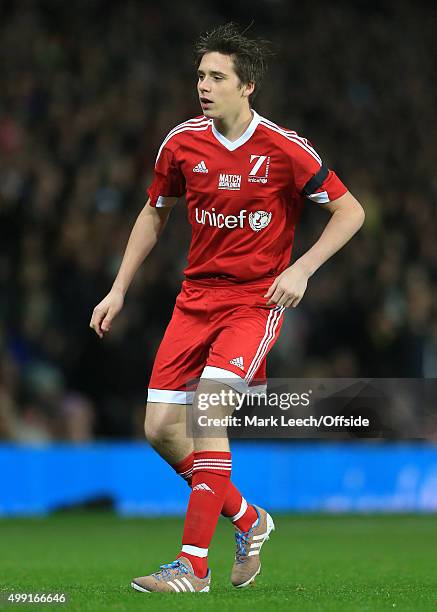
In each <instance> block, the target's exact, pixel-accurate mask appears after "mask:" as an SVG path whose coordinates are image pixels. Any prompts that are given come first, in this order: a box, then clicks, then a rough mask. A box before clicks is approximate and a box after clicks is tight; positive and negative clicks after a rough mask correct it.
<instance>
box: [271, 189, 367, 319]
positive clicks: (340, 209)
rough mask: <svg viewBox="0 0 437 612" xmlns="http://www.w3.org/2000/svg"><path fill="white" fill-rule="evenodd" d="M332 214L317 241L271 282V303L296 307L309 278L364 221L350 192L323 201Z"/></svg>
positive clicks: (362, 213) (362, 214)
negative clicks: (327, 201)
mask: <svg viewBox="0 0 437 612" xmlns="http://www.w3.org/2000/svg"><path fill="white" fill-rule="evenodd" d="M321 206H322V207H323V208H325V209H327V210H329V212H330V213H331V218H330V220H329V222H328V223H327V225H326V227H325V229H324V230H323V233H322V235H321V236H320V238H319V239H318V240H317V242H316V243H315V244H314V245H313V246H312V247H311V248H310V249H309V250H308V251H307V252H306V253H305V254H304V255H302V257H300V258H299V259H298V260H297V261H296V262H295V263H294V264H293V265H291V266H290V267H289V268H287V269H286V270H284V272H282V274H280V275H279V276H278V277H277V278H276V279H275V280H274V282H273V283H272V285H271V286H270V288H269V290H268V291H267V293H266V295H265V297H267V298H269V300H268V302H267V303H268V304H277V305H278V306H285V307H287V308H288V307H289V306H291V307H293V308H294V307H296V306H297V305H298V304H299V302H300V300H301V299H302V297H303V295H304V293H305V290H306V287H307V283H308V279H309V278H310V277H311V276H312V275H313V274H314V272H316V270H318V269H319V268H320V266H321V265H323V264H324V263H325V261H327V260H328V259H329V258H330V257H332V256H333V255H334V254H335V253H337V251H339V250H340V249H341V248H342V247H343V246H344V245H345V244H346V243H347V242H348V241H349V240H350V239H351V238H352V236H353V235H354V234H355V233H356V232H357V231H358V230H359V229H360V227H361V226H362V225H363V223H364V217H365V215H364V210H363V207H362V206H361V204H360V203H359V202H358V200H356V199H355V198H354V196H353V195H352V194H351V193H350V192H349V191H347V192H346V193H345V194H344V195H342V196H341V197H339V198H338V199H337V200H333V201H332V202H329V203H326V204H321Z"/></svg>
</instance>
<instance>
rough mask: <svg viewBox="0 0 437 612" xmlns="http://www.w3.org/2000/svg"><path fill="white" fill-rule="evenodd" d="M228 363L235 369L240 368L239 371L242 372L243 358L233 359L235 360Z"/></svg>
mask: <svg viewBox="0 0 437 612" xmlns="http://www.w3.org/2000/svg"><path fill="white" fill-rule="evenodd" d="M229 363H232V365H235V366H237V368H240V370H244V361H243V357H235V359H231V360H230V362H229Z"/></svg>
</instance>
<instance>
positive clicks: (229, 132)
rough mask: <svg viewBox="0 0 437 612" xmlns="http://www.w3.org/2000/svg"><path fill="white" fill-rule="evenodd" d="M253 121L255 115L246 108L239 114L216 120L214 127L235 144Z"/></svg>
mask: <svg viewBox="0 0 437 612" xmlns="http://www.w3.org/2000/svg"><path fill="white" fill-rule="evenodd" d="M252 119H253V113H252V111H251V110H250V108H249V107H247V108H244V109H243V110H242V111H239V112H238V113H237V114H234V115H231V116H229V117H223V118H222V119H214V127H215V129H216V130H217V131H218V132H220V134H222V135H223V136H224V137H225V138H227V139H228V140H230V141H231V142H234V141H235V140H238V139H239V138H240V136H241V135H242V134H244V132H245V131H246V130H247V128H248V127H249V125H250V123H251V121H252Z"/></svg>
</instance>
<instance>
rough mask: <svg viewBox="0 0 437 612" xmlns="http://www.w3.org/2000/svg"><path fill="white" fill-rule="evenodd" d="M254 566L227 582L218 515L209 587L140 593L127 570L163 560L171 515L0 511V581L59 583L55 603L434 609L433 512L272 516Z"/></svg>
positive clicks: (175, 526)
mask: <svg viewBox="0 0 437 612" xmlns="http://www.w3.org/2000/svg"><path fill="white" fill-rule="evenodd" d="M275 519H276V532H275V533H274V534H273V535H272V537H271V540H270V542H268V543H267V544H266V545H265V547H264V549H263V572H262V574H261V575H260V576H259V577H258V579H257V582H256V585H255V586H253V587H250V588H247V589H243V590H236V589H233V588H232V587H231V586H230V584H229V572H230V568H231V564H232V558H233V537H232V529H231V526H230V525H229V524H228V523H227V521H225V520H223V519H221V520H220V521H219V526H218V529H217V532H216V534H215V536H214V541H213V544H212V549H211V554H210V565H211V568H212V571H213V583H212V590H211V592H210V593H209V594H198V595H196V594H180V595H179V596H178V595H176V594H174V595H158V594H153V593H152V594H142V593H138V592H136V591H133V590H132V589H131V587H130V586H129V583H130V579H131V578H132V577H133V576H137V575H141V574H145V573H149V572H151V571H154V570H155V569H156V568H157V564H159V563H164V562H169V561H171V560H172V559H173V558H174V556H175V553H176V552H177V549H178V546H177V544H178V542H179V539H180V534H181V529H182V520H181V519H167V518H161V519H147V520H140V519H120V518H117V517H115V516H113V515H111V514H82V515H76V514H62V515H61V514H60V515H57V516H53V517H50V518H43V519H27V520H25V519H21V520H20V519H16V520H13V519H10V520H9V519H5V520H0V583H1V588H2V590H3V591H5V590H7V591H15V592H39V593H42V592H51V593H53V592H64V593H68V595H69V598H70V601H69V603H68V604H66V605H64V606H61V605H51V606H43V605H41V604H39V605H33V606H26V605H22V604H21V605H18V604H15V605H12V606H8V608H9V609H22V610H24V609H33V610H35V609H45V610H47V609H52V610H55V609H56V610H58V609H64V610H93V611H97V610H202V611H204V610H205V611H209V610H210V611H214V612H217V611H219V612H227V611H232V612H234V611H238V612H240V610H241V611H245V610H252V611H253V612H263V611H264V610H276V611H277V612H281V611H282V610H299V611H300V610H312V611H314V610H316V611H317V610H335V611H342V610H369V611H371V612H374V611H377V610H393V609H395V610H437V563H436V555H437V546H436V544H437V516H436V517H434V516H385V517H381V516H377V517H375V516H370V517H368V516H366V517H363V516H348V517H335V516H320V515H316V516H282V517H281V516H277V517H275Z"/></svg>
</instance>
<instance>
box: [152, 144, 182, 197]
mask: <svg viewBox="0 0 437 612" xmlns="http://www.w3.org/2000/svg"><path fill="white" fill-rule="evenodd" d="M147 192H148V194H149V197H150V204H151V206H157V207H162V206H168V205H170V206H171V205H172V204H174V203H175V200H171V198H179V197H181V196H182V195H183V194H184V193H185V177H184V175H183V173H182V171H181V169H180V167H179V164H178V163H177V161H176V159H175V154H174V152H173V151H172V150H171V149H168V148H166V147H163V148H162V149H161V150H160V151H159V153H158V158H157V160H156V164H155V169H154V174H153V180H152V184H151V185H150V187H149V188H148V190H147ZM167 198H168V200H167Z"/></svg>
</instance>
